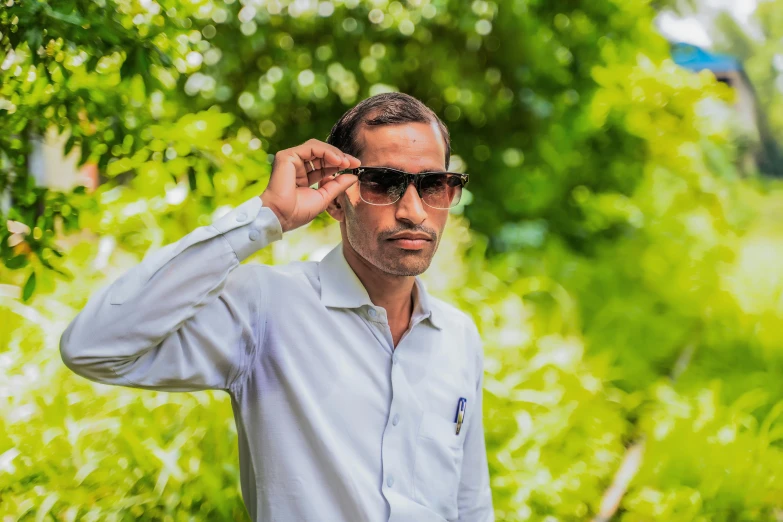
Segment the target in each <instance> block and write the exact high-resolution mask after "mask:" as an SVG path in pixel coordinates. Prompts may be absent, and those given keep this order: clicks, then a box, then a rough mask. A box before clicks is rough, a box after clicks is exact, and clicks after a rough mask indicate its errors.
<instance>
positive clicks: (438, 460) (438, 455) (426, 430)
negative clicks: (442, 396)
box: [413, 411, 465, 520]
mask: <svg viewBox="0 0 783 522" xmlns="http://www.w3.org/2000/svg"><path fill="white" fill-rule="evenodd" d="M456 429H457V424H456V423H454V422H449V421H448V420H446V419H444V418H443V417H441V416H440V415H438V414H435V413H428V412H426V411H425V412H424V414H423V415H422V419H421V424H419V433H418V437H417V440H416V458H415V462H414V471H413V486H414V498H415V499H416V501H417V502H419V503H420V504H422V505H423V506H427V507H428V508H430V509H432V510H433V511H435V512H436V513H437V514H439V515H440V516H442V517H443V518H445V519H447V520H452V519H455V518H457V490H458V488H459V480H460V475H461V470H462V441H463V436H464V433H465V430H464V426H463V429H462V430H460V434H459V435H456V433H455V432H456Z"/></svg>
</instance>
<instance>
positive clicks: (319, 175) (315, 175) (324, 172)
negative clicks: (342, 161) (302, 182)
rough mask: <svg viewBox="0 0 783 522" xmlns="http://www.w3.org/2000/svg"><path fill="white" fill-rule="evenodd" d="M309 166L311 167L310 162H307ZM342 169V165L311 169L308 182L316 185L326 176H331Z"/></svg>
mask: <svg viewBox="0 0 783 522" xmlns="http://www.w3.org/2000/svg"><path fill="white" fill-rule="evenodd" d="M307 168H310V163H309V162H307ZM339 171H340V167H326V168H320V169H315V170H311V171H310V172H308V173H307V182H308V183H309V185H310V186H312V185H315V184H316V183H318V182H319V181H321V180H322V179H324V178H329V177H331V176H333V175H335V174H336V173H338V172H339Z"/></svg>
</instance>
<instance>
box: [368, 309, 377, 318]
mask: <svg viewBox="0 0 783 522" xmlns="http://www.w3.org/2000/svg"><path fill="white" fill-rule="evenodd" d="M367 313H368V314H370V317H375V316H376V315H378V312H376V311H375V308H370V309H369V310H368V311H367Z"/></svg>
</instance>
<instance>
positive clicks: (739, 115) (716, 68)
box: [671, 43, 783, 176]
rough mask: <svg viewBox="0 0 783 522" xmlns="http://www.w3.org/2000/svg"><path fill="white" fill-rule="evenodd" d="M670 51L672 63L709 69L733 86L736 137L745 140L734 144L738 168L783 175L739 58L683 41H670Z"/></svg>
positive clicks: (698, 70) (693, 68)
mask: <svg viewBox="0 0 783 522" xmlns="http://www.w3.org/2000/svg"><path fill="white" fill-rule="evenodd" d="M671 54H672V59H673V60H674V63H676V64H677V65H679V66H680V67H683V68H685V69H689V70H691V71H694V72H700V71H703V70H705V69H706V70H709V71H711V72H712V73H713V74H714V75H715V78H716V79H717V80H718V81H720V82H723V83H725V84H727V85H728V86H730V87H731V88H733V89H734V92H735V93H736V99H735V102H734V109H735V116H736V123H737V125H738V127H739V129H738V130H739V134H740V138H739V139H740V140H741V141H742V142H745V143H739V144H738V145H739V146H740V148H741V150H743V152H744V154H743V157H742V158H741V163H742V165H741V167H742V169H743V170H744V171H745V172H752V171H755V170H760V171H762V172H765V173H767V174H771V175H775V176H781V175H783V164H781V162H780V161H779V160H778V158H779V151H778V147H777V144H776V143H775V140H774V139H773V138H772V135H771V133H770V132H769V128H768V126H767V121H766V118H765V116H764V114H763V113H762V112H761V111H760V110H759V104H758V103H757V99H756V93H755V90H754V89H753V84H752V83H751V81H750V78H748V75H747V74H746V73H745V69H744V68H743V67H742V63H741V62H740V60H739V59H738V58H736V57H734V56H731V55H729V54H724V53H716V52H713V51H708V50H706V49H704V48H702V47H699V46H696V45H692V44H687V43H673V44H672V49H671Z"/></svg>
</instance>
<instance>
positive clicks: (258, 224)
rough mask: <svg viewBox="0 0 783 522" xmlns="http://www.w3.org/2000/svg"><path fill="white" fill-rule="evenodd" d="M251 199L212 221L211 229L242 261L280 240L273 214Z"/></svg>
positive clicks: (256, 199)
mask: <svg viewBox="0 0 783 522" xmlns="http://www.w3.org/2000/svg"><path fill="white" fill-rule="evenodd" d="M263 205H264V204H263V202H262V201H261V198H260V197H258V196H255V197H253V198H250V199H249V200H247V201H245V202H244V203H242V204H241V205H239V206H238V207H236V208H235V209H234V210H232V211H231V212H229V213H228V214H226V215H224V216H222V217H220V218H219V219H218V220H216V221H215V222H214V223H213V224H212V226H214V227H215V228H216V229H217V230H218V231H219V232H220V233H221V234H222V235H223V237H224V238H226V241H228V244H229V245H231V248H232V249H234V253H236V255H237V259H239V261H240V262H241V261H243V260H245V259H247V258H248V257H250V256H251V255H252V254H254V253H256V252H257V251H259V250H261V249H262V248H264V247H265V246H267V245H268V244H270V243H272V242H273V241H277V240H279V239H281V238H282V237H283V228H282V226H281V225H280V221H279V220H278V219H277V215H276V214H275V213H274V212H273V211H272V209H270V208H269V207H265V206H263Z"/></svg>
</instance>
